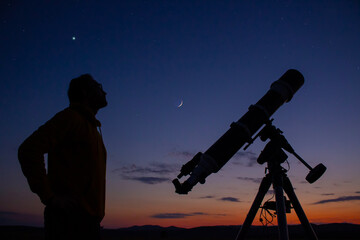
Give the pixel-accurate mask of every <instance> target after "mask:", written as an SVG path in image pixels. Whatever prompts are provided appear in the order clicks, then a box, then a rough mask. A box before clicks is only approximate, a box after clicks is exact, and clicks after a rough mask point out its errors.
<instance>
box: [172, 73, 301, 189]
mask: <svg viewBox="0 0 360 240" xmlns="http://www.w3.org/2000/svg"><path fill="white" fill-rule="evenodd" d="M303 84H304V77H303V75H302V74H301V73H300V72H299V71H297V70H295V69H289V70H288V71H286V72H285V73H284V75H282V76H281V77H280V78H279V79H278V80H277V81H275V82H273V83H272V84H271V86H270V90H269V91H267V93H266V94H265V95H264V96H263V97H262V98H261V99H260V100H259V101H258V102H257V103H256V104H254V105H251V106H250V107H249V111H248V112H247V113H245V114H244V115H243V116H242V117H241V118H240V119H239V120H238V121H237V122H233V123H232V124H231V126H230V129H229V130H228V131H227V132H226V133H225V134H224V135H222V136H221V137H220V138H219V139H218V140H217V141H216V142H215V143H214V144H213V145H212V146H211V147H210V148H209V149H208V150H207V151H206V152H205V153H203V154H202V153H198V154H196V156H195V157H194V158H193V159H192V160H191V161H190V162H191V163H192V164H185V165H186V167H183V168H182V169H181V172H180V174H179V175H178V177H179V178H180V177H181V176H186V175H188V174H190V177H189V178H188V179H187V180H186V181H185V182H184V183H182V184H181V183H180V182H179V180H178V179H174V181H173V183H174V185H175V188H176V192H177V193H179V194H187V193H188V192H189V191H190V190H191V189H192V187H193V186H195V185H196V184H197V183H198V182H201V183H204V182H205V178H206V177H207V176H209V175H210V174H211V173H216V172H218V171H219V170H220V169H221V168H222V167H223V166H224V165H225V164H226V163H227V162H228V161H229V160H230V158H231V157H232V156H234V154H235V153H236V152H237V151H238V150H239V149H240V148H241V147H242V146H243V145H244V144H245V143H246V142H251V137H252V136H253V134H254V133H256V132H257V131H258V130H259V129H260V127H261V126H262V125H263V124H265V123H266V122H268V121H269V118H270V116H271V115H272V114H273V113H274V112H275V111H276V110H277V109H278V108H279V107H280V106H281V105H282V104H284V103H285V102H289V101H290V100H291V99H292V97H293V96H294V94H295V93H296V92H297V91H298V90H299V89H300V87H301V86H302V85H303ZM185 165H184V166H185ZM189 165H190V166H191V167H192V168H193V169H192V170H190V169H189Z"/></svg>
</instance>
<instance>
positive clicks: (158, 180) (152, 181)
mask: <svg viewBox="0 0 360 240" xmlns="http://www.w3.org/2000/svg"><path fill="white" fill-rule="evenodd" d="M123 179H126V180H132V181H137V182H141V183H145V184H151V185H152V184H158V183H163V182H169V181H170V178H161V177H129V176H123Z"/></svg>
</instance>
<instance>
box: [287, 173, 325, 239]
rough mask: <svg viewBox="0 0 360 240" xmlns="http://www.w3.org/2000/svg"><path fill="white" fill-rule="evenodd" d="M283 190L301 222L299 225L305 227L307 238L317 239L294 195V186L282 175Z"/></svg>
mask: <svg viewBox="0 0 360 240" xmlns="http://www.w3.org/2000/svg"><path fill="white" fill-rule="evenodd" d="M284 190H285V192H286V194H287V195H288V197H289V199H290V202H291V203H292V205H293V207H294V209H295V212H296V215H297V216H298V218H299V220H300V222H301V225H302V226H303V228H304V229H305V231H306V233H307V235H308V239H312V240H317V239H318V238H317V236H316V234H315V232H314V230H313V228H312V227H311V224H310V222H309V220H308V219H307V217H306V215H305V212H304V210H303V209H302V207H301V204H300V202H299V200H298V199H297V197H296V195H295V191H294V188H293V186H292V184H291V182H290V179H289V178H288V177H284Z"/></svg>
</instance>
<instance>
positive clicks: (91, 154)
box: [18, 104, 106, 219]
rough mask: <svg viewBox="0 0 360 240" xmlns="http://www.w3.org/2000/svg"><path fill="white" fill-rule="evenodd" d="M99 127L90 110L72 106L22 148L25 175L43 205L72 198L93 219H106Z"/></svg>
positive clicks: (104, 162) (22, 165)
mask: <svg viewBox="0 0 360 240" xmlns="http://www.w3.org/2000/svg"><path fill="white" fill-rule="evenodd" d="M98 127H100V122H99V121H98V120H97V119H96V118H95V115H94V114H93V113H92V112H91V111H90V110H89V109H87V108H85V107H83V106H81V105H77V104H71V105H70V107H68V108H66V109H65V110H63V111H61V112H59V113H57V114H56V115H55V116H54V117H53V118H52V119H50V120H49V121H48V122H46V123H45V124H44V125H43V126H41V127H40V128H39V129H38V130H37V131H35V132H34V133H33V134H32V135H31V136H30V137H28V138H27V139H26V140H25V141H24V142H23V143H22V145H21V146H20V147H19V151H18V158H19V161H20V164H21V168H22V171H23V173H24V175H25V177H26V178H27V180H28V183H29V185H30V189H31V190H32V191H33V192H34V193H36V194H38V196H39V197H40V199H41V201H42V202H43V203H46V202H47V201H49V199H51V198H52V197H53V196H63V197H69V198H71V199H73V200H74V201H76V202H77V203H78V204H79V207H80V208H81V209H82V210H85V211H86V212H88V213H89V214H90V215H92V216H95V217H99V218H100V219H102V218H103V217H104V212H105V210H104V209H105V171H106V150H105V147H104V143H103V140H102V137H101V134H100V133H99V132H98ZM46 153H47V154H48V166H47V170H48V172H47V173H46V169H45V162H44V154H46Z"/></svg>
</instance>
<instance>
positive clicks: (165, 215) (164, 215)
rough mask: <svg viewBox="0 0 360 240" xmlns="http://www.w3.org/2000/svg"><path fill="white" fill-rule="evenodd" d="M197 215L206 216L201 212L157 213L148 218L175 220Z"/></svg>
mask: <svg viewBox="0 0 360 240" xmlns="http://www.w3.org/2000/svg"><path fill="white" fill-rule="evenodd" d="M199 215H208V214H206V213H203V212H194V213H158V214H154V215H152V216H150V217H152V218H160V219H176V218H186V217H193V216H199Z"/></svg>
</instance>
